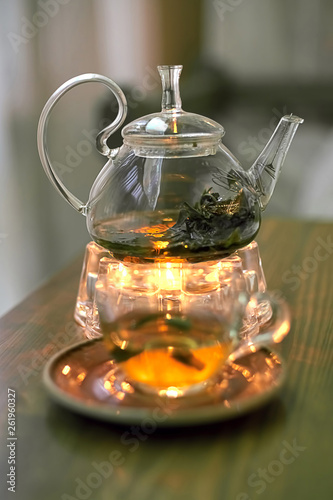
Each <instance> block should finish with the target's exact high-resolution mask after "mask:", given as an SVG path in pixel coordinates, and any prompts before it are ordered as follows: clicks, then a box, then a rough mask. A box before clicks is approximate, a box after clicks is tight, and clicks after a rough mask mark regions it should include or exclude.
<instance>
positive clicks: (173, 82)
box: [122, 66, 224, 158]
mask: <svg viewBox="0 0 333 500" xmlns="http://www.w3.org/2000/svg"><path fill="white" fill-rule="evenodd" d="M157 68H158V71H159V74H160V77H161V80H162V111H161V112H160V113H152V114H150V115H146V116H143V117H142V118H138V119H137V120H134V121H132V122H131V123H129V124H128V125H126V127H124V128H123V130H122V136H123V138H124V144H126V145H128V146H131V147H132V148H133V149H134V151H135V154H136V155H137V156H143V157H149V158H158V157H164V158H177V157H191V156H208V155H210V154H215V152H216V148H217V146H218V144H219V142H220V140H221V137H222V136H223V135H224V128H223V127H222V126H221V125H220V124H218V123H217V122H215V121H214V120H211V119H209V118H206V117H204V116H201V115H197V114H195V113H187V112H186V111H183V110H182V101H181V98H180V93H179V77H180V73H181V71H182V69H183V66H158V67H157Z"/></svg>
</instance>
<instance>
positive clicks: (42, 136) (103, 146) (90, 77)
mask: <svg viewBox="0 0 333 500" xmlns="http://www.w3.org/2000/svg"><path fill="white" fill-rule="evenodd" d="M87 82H98V83H103V84H104V85H106V87H108V88H109V89H110V90H111V92H112V93H113V94H114V96H115V97H116V99H117V102H118V106H119V109H118V114H117V116H116V118H115V120H114V121H113V122H112V123H111V124H110V125H108V126H107V127H106V128H104V129H103V130H102V131H101V132H100V133H99V134H98V136H97V138H96V146H97V149H98V151H99V152H100V153H101V154H102V155H104V156H109V155H110V153H111V149H110V148H109V146H108V145H107V140H108V138H109V137H110V135H111V134H113V133H114V132H115V131H116V130H117V129H118V128H119V127H120V126H121V125H122V124H123V122H124V120H125V118H126V115H127V101H126V97H125V95H124V93H123V91H122V90H121V88H120V87H118V85H117V84H116V83H115V82H113V81H112V80H110V79H109V78H107V77H106V76H103V75H97V74H95V73H86V74H84V75H79V76H76V77H74V78H71V79H70V80H68V81H67V82H65V83H64V84H63V85H61V87H59V88H58V89H57V90H56V91H55V92H54V93H53V94H52V95H51V97H50V98H49V100H48V101H47V103H46V104H45V106H44V108H43V111H42V113H41V115H40V119H39V123H38V131H37V143H38V152H39V156H40V160H41V163H42V165H43V168H44V170H45V172H46V175H47V176H48V178H49V180H50V181H51V182H52V184H53V185H54V187H56V188H57V189H58V191H59V192H60V194H61V196H63V197H64V198H65V200H66V201H67V202H68V203H69V204H70V205H71V206H72V207H73V208H75V210H77V211H78V212H79V213H82V214H83V215H85V212H86V204H84V203H83V202H82V201H81V200H79V198H77V197H76V196H75V195H74V194H73V193H71V192H70V191H69V190H68V189H67V188H66V186H64V184H63V183H62V181H61V180H60V179H59V177H58V175H57V174H56V172H55V170H54V168H53V167H52V164H51V161H50V157H49V153H48V148H47V126H48V120H49V115H50V113H51V111H52V109H53V107H54V106H55V104H56V103H57V102H58V100H59V99H60V97H62V96H63V95H64V94H66V92H68V91H69V90H71V89H72V88H74V87H76V86H77V85H80V84H81V83H87Z"/></svg>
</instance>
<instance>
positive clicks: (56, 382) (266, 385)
mask: <svg viewBox="0 0 333 500" xmlns="http://www.w3.org/2000/svg"><path fill="white" fill-rule="evenodd" d="M116 375H117V376H116ZM43 378H44V384H45V386H46V389H47V390H48V392H49V394H50V396H51V397H52V398H53V399H54V400H55V401H56V402H57V403H59V404H61V405H63V406H65V407H66V408H68V409H70V410H72V411H74V412H77V413H80V414H83V415H85V416H88V417H92V418H96V419H99V420H104V421H108V422H113V423H119V424H134V423H135V424H141V425H142V426H143V425H145V426H150V427H149V429H150V430H151V426H155V427H157V426H158V427H171V426H179V425H196V424H202V423H209V422H215V421H221V420H227V419H231V418H235V417H237V416H240V415H243V414H245V413H247V412H249V411H252V410H254V409H256V408H258V407H259V406H261V405H263V404H264V403H266V402H267V401H268V400H269V399H271V398H272V397H273V396H274V395H275V394H276V392H277V391H278V389H279V388H280V387H281V385H282V383H283V381H284V378H285V369H284V366H283V363H282V361H281V359H280V358H279V356H278V355H277V354H276V353H274V352H273V351H271V350H269V349H268V348H263V349H261V350H259V351H257V352H254V353H251V354H249V355H247V356H244V357H243V358H240V359H237V361H236V362H233V363H232V364H230V365H226V366H224V367H223V368H222V369H221V372H220V373H219V374H218V376H217V377H216V379H215V381H214V384H211V385H208V386H207V388H206V389H205V390H204V391H202V392H200V393H197V394H193V395H191V396H186V397H165V396H164V397H161V396H152V395H147V394H144V393H142V392H139V391H138V390H137V389H135V388H134V387H133V386H132V385H131V383H130V381H129V380H126V379H125V378H123V379H121V378H119V369H118V367H117V364H116V362H115V361H114V360H113V359H112V358H111V357H110V354H109V353H108V352H107V350H106V348H105V347H104V344H103V341H102V339H95V340H89V341H85V342H80V343H79V344H76V345H74V346H70V347H68V348H66V349H64V350H62V351H60V352H58V353H57V354H56V355H55V356H53V357H52V358H51V359H50V360H49V361H48V363H47V365H46V366H45V369H44V377H43ZM172 395H174V396H176V394H172V392H171V396H172ZM147 432H148V431H147Z"/></svg>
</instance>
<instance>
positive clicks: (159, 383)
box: [104, 313, 231, 390]
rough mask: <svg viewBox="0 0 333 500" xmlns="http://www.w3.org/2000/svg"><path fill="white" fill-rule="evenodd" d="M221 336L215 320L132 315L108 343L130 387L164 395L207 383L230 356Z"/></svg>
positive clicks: (123, 320) (228, 345)
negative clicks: (174, 389)
mask: <svg viewBox="0 0 333 500" xmlns="http://www.w3.org/2000/svg"><path fill="white" fill-rule="evenodd" d="M223 333H224V332H223V330H222V325H221V322H220V321H218V320H217V319H216V318H214V317H208V316H205V317H204V318H202V319H200V318H199V317H197V316H195V317H194V316H186V317H184V316H181V315H172V316H171V315H170V314H150V315H149V314H142V315H138V314H136V313H131V314H128V315H126V316H124V317H123V318H120V319H118V320H117V325H116V326H115V327H114V328H113V329H111V330H110V331H109V332H108V333H104V339H105V341H106V344H107V347H108V348H109V350H110V351H111V354H112V356H113V357H114V358H115V360H116V361H117V362H118V365H119V366H120V367H121V369H122V371H123V372H124V374H125V375H126V376H127V377H128V378H129V379H130V380H131V381H133V382H139V383H141V384H146V385H148V386H150V387H152V388H156V389H159V390H161V389H168V388H169V387H177V388H186V387H188V386H191V385H193V384H198V383H201V382H204V381H206V380H207V379H209V378H210V377H211V376H212V375H213V374H214V373H215V372H216V371H217V370H218V369H219V367H220V366H221V365H222V364H223V363H224V362H225V360H226V358H227V357H228V355H229V354H230V352H231V342H230V341H229V340H228V341H223V340H219V339H221V338H223Z"/></svg>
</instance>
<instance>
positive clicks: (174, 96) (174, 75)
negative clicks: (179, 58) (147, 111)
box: [157, 66, 183, 111]
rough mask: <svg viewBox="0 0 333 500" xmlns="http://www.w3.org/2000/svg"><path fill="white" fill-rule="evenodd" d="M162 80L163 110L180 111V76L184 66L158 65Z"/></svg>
mask: <svg viewBox="0 0 333 500" xmlns="http://www.w3.org/2000/svg"><path fill="white" fill-rule="evenodd" d="M157 69H158V72H159V74H160V77H161V80H162V111H170V110H173V111H180V110H181V109H182V100H181V98H180V93H179V77H180V73H181V72H182V69H183V66H158V67H157Z"/></svg>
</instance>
